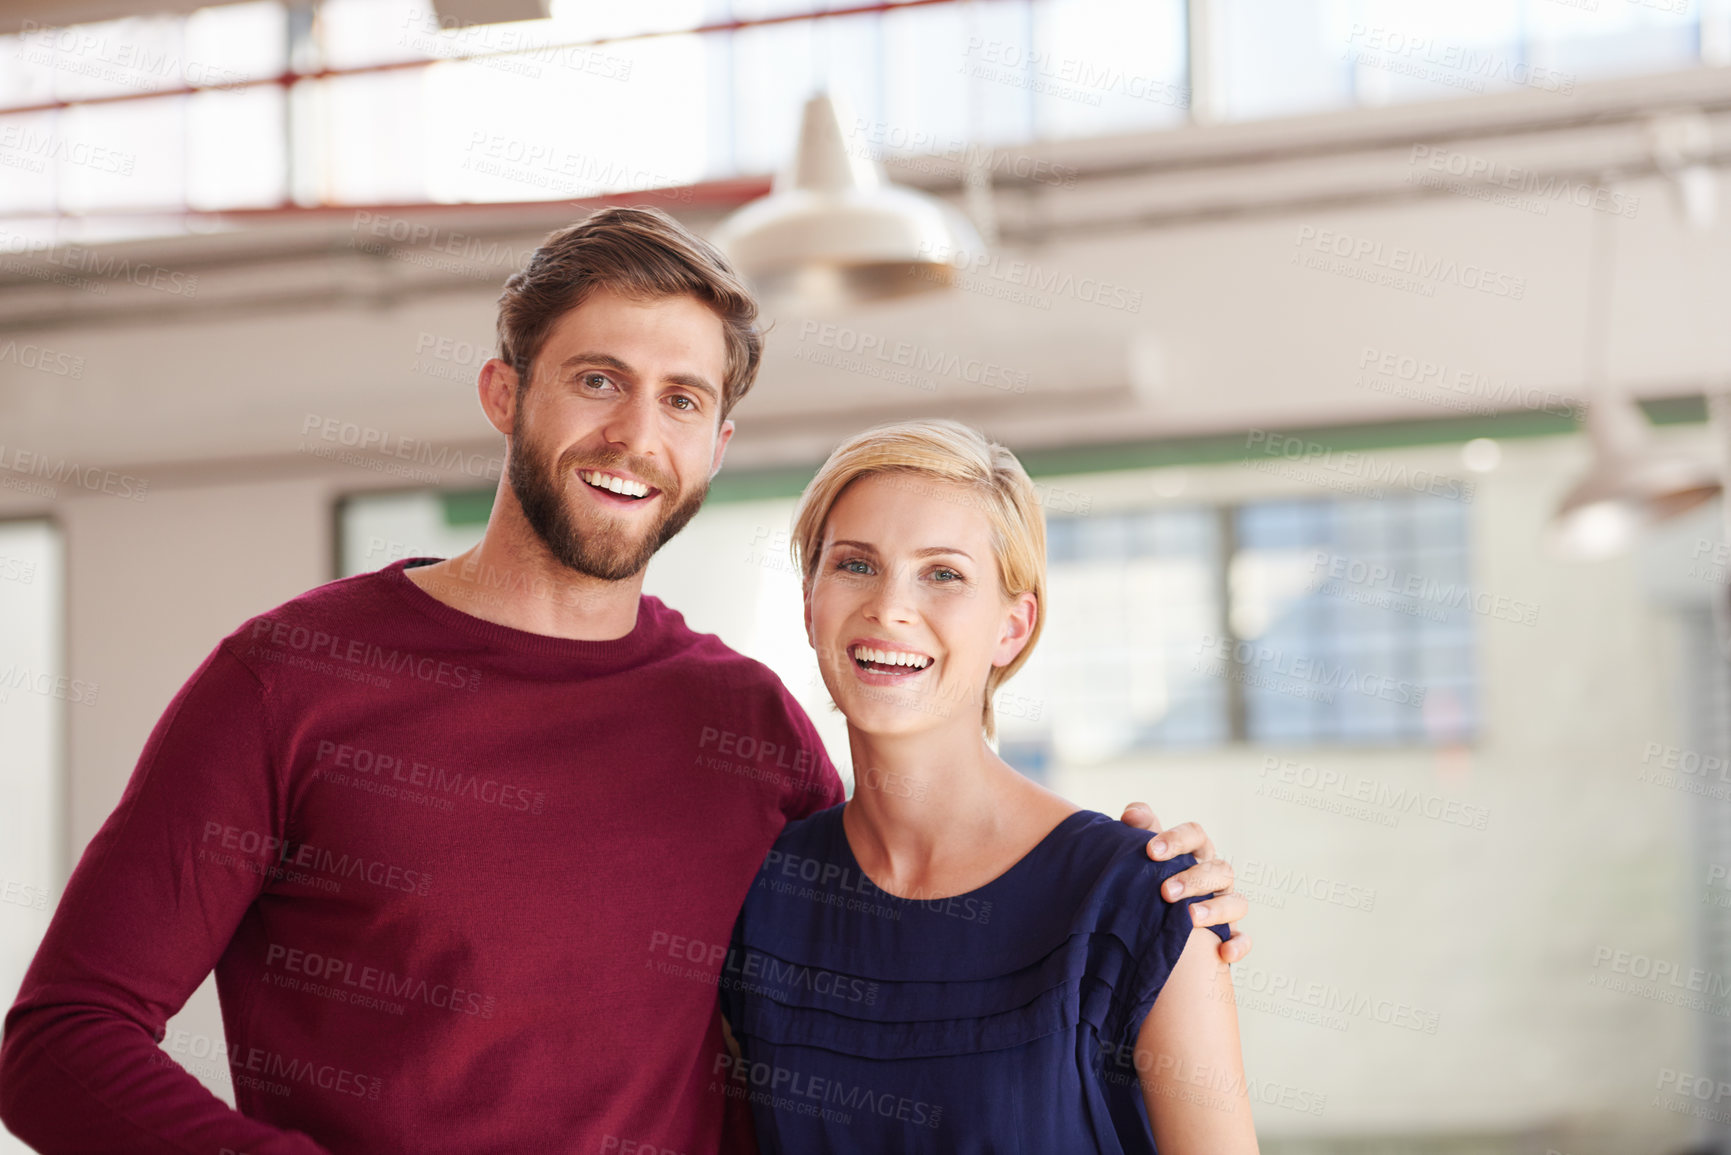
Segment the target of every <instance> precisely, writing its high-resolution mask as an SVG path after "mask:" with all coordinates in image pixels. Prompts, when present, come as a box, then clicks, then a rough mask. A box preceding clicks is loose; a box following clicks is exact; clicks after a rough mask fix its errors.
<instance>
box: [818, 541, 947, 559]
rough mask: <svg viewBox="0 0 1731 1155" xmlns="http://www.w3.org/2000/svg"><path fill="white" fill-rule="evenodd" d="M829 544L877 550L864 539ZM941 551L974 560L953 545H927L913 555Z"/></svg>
mask: <svg viewBox="0 0 1731 1155" xmlns="http://www.w3.org/2000/svg"><path fill="white" fill-rule="evenodd" d="M829 545H830V548H831V549H834V548H836V547H837V546H843V545H847V546H852V547H853V548H854V549H858V550H864V551H866V552H867V553H876V552H877V547H876V546H874V545H872V544H871V543H870V542H864V541H848V540H845V539H844V540H841V541H832V542H830V543H829ZM942 553H953V554H955V555H956V556H957V557H965V558H967V559H968V560H969V561H973V560H974V555H973V554H971V553H969V552H968V551H967V550H965V549H957V548H956V547H955V546H953V545H928V546H927V547H926V548H924V549H916V550H915V551H914V556H915V557H935V556H937V555H938V554H942Z"/></svg>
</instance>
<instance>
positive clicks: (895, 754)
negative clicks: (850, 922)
mask: <svg viewBox="0 0 1731 1155" xmlns="http://www.w3.org/2000/svg"><path fill="white" fill-rule="evenodd" d="M848 746H849V749H850V751H851V752H852V755H853V772H854V793H853V798H852V800H851V801H849V803H848V806H847V809H846V810H845V811H844V812H843V815H842V822H843V827H844V829H845V830H846V831H847V835H848V842H849V845H850V846H851V847H852V848H853V852H854V857H855V858H857V859H858V860H859V863H860V866H861V868H862V869H864V870H865V872H866V874H867V875H869V876H870V877H871V879H872V881H873V882H874V883H875V884H876V885H878V886H879V887H881V888H882V889H884V890H887V891H888V892H890V893H891V894H897V895H903V896H906V897H917V898H937V897H945V896H948V895H950V894H959V893H963V892H965V891H968V890H973V889H975V888H977V887H979V886H981V885H983V884H985V883H986V882H989V881H991V879H993V878H996V877H997V876H998V875H999V874H1001V873H1003V871H1004V870H1005V869H1007V868H1008V867H1009V866H1010V865H1012V864H1013V863H1014V862H1015V861H1016V860H1017V859H1019V858H1021V857H1022V855H1023V854H1026V853H1027V852H1028V850H1030V849H1032V847H1033V846H1034V844H1036V843H1038V841H1039V840H1040V839H1041V838H1043V837H1044V836H1045V834H1046V833H1047V832H1048V831H1050V830H1051V829H1052V827H1053V826H1055V825H1056V824H1057V823H1058V822H1059V821H1061V820H1062V818H1063V816H1064V815H1065V814H1067V813H1069V812H1071V811H1073V810H1074V809H1075V807H1073V806H1071V805H1070V804H1069V803H1068V802H1066V801H1065V800H1064V799H1062V798H1060V797H1058V796H1057V795H1056V794H1053V793H1051V792H1050V791H1048V790H1046V789H1044V788H1042V787H1040V786H1037V785H1035V784H1034V783H1032V782H1030V781H1028V779H1026V778H1024V777H1022V775H1021V774H1019V773H1017V772H1016V771H1015V770H1014V769H1013V768H1011V767H1010V766H1009V765H1008V764H1006V763H1005V762H1004V760H1003V759H1001V758H999V757H998V756H997V755H996V754H995V753H993V752H992V749H991V747H989V746H988V745H986V740H985V736H984V735H983V734H981V733H980V730H979V727H978V725H972V726H969V725H957V726H953V727H950V726H946V727H943V728H942V729H935V730H930V731H926V732H924V733H921V734H915V735H908V736H897V735H890V736H886V735H877V734H864V733H861V732H860V731H859V730H857V729H855V728H854V727H853V725H852V724H851V723H850V724H849V726H848Z"/></svg>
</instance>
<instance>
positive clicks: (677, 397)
mask: <svg viewBox="0 0 1731 1155" xmlns="http://www.w3.org/2000/svg"><path fill="white" fill-rule="evenodd" d="M673 405H674V408H676V409H683V410H685V411H686V412H688V413H689V412H690V411H691V410H693V409H696V408H697V402H696V401H693V400H692V399H691V398H689V397H687V396H686V395H685V394H683V393H675V394H674V395H673Z"/></svg>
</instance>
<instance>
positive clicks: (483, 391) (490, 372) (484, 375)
mask: <svg viewBox="0 0 1731 1155" xmlns="http://www.w3.org/2000/svg"><path fill="white" fill-rule="evenodd" d="M475 391H476V393H477V394H478V395H479V396H480V398H481V412H483V413H485V414H486V415H487V420H488V421H489V422H491V423H492V426H493V428H494V429H497V430H498V431H499V432H500V433H503V434H504V435H505V436H506V437H509V436H511V430H513V429H515V428H516V427H517V425H516V422H517V371H516V370H515V369H513V368H511V366H509V365H507V364H506V363H505V362H503V361H501V360H499V358H497V357H494V358H493V359H492V360H490V361H488V362H487V363H486V364H485V365H483V366H481V376H480V378H479V379H478V380H477V381H476V382H475Z"/></svg>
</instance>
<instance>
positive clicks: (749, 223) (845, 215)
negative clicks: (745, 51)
mask: <svg viewBox="0 0 1731 1155" xmlns="http://www.w3.org/2000/svg"><path fill="white" fill-rule="evenodd" d="M714 239H715V242H716V244H717V245H719V246H720V247H721V249H722V250H723V251H724V252H726V253H727V254H728V256H729V257H730V258H731V259H732V260H733V262H734V264H735V265H736V266H737V267H738V268H739V271H740V272H741V273H743V274H744V275H745V276H746V277H747V278H748V279H749V280H750V281H751V282H752V283H753V285H754V286H755V287H756V288H757V290H758V291H759V292H760V293H762V294H764V295H765V296H767V297H777V298H784V299H785V298H788V297H796V298H798V299H799V300H800V301H801V302H802V303H818V304H826V303H827V304H850V303H858V302H861V301H870V300H882V299H885V298H890V297H901V296H907V295H909V294H913V293H922V292H928V291H930V290H933V289H944V288H948V287H949V286H950V285H951V284H953V283H954V280H955V264H954V263H953V262H954V261H955V259H956V257H957V255H958V254H959V253H964V252H966V253H979V252H981V251H983V249H984V246H983V245H982V243H981V241H980V236H979V233H978V232H977V231H976V230H975V229H974V226H973V225H972V224H971V223H970V222H969V221H968V219H967V218H966V217H965V216H963V215H962V214H961V213H960V212H958V211H957V210H956V209H954V208H952V207H951V206H950V205H948V204H945V203H944V202H943V201H941V200H938V199H937V198H936V197H931V196H927V195H925V194H924V193H919V192H915V191H914V190H912V189H907V188H902V187H901V186H899V185H895V184H891V183H890V182H889V181H888V180H887V179H886V178H885V177H884V174H883V171H882V169H881V168H880V167H879V166H878V164H877V162H876V161H875V160H873V159H871V157H870V156H868V155H866V154H865V152H864V150H863V148H862V147H859V146H856V147H854V148H851V149H850V148H849V147H848V142H847V140H846V139H845V138H844V136H843V132H842V125H841V119H840V117H839V116H838V115H837V112H836V107H835V103H834V102H833V101H832V100H831V99H830V97H829V96H828V95H826V94H820V95H818V96H814V97H812V98H811V99H810V100H809V101H807V102H806V105H805V118H804V121H803V123H802V124H801V126H800V133H799V147H798V149H797V150H796V151H795V153H794V158H793V163H792V164H791V165H789V166H788V168H787V170H786V171H785V172H783V173H782V174H781V175H780V176H778V177H777V178H776V181H775V187H774V189H773V190H772V191H771V192H770V194H769V195H768V196H766V197H763V198H761V199H759V200H755V201H753V202H751V203H750V204H748V205H746V206H745V207H744V208H742V209H740V210H739V211H738V212H736V213H734V214H733V215H732V216H731V217H729V218H728V219H727V220H726V221H724V222H722V224H721V227H720V228H719V229H718V230H717V231H716V234H715V238H714Z"/></svg>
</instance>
